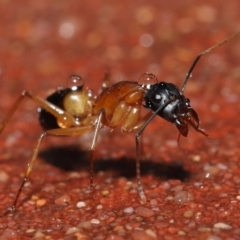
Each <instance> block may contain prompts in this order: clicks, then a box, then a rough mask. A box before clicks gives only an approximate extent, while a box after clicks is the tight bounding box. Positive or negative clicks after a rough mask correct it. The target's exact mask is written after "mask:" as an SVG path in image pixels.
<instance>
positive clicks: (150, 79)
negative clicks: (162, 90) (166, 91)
mask: <svg viewBox="0 0 240 240" xmlns="http://www.w3.org/2000/svg"><path fill="white" fill-rule="evenodd" d="M156 83H158V80H157V77H156V76H155V75H154V74H152V73H150V72H145V73H143V74H142V75H141V76H140V77H139V79H138V84H139V85H142V86H143V87H144V88H147V89H150V86H151V85H154V84H156Z"/></svg>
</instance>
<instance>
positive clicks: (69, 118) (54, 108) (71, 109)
mask: <svg viewBox="0 0 240 240" xmlns="http://www.w3.org/2000/svg"><path fill="white" fill-rule="evenodd" d="M239 34H240V31H238V32H237V33H235V34H233V35H231V36H230V37H228V38H226V39H225V40H223V41H221V42H219V43H218V44H216V45H214V46H212V47H210V48H208V49H206V50H205V51H203V52H202V53H201V54H199V55H198V56H197V57H196V58H195V60H194V61H193V63H192V65H191V67H190V69H189V71H188V73H187V75H186V78H185V80H184V82H183V86H182V89H181V90H179V89H178V87H177V86H175V85H174V84H173V83H166V82H159V83H158V80H157V78H156V77H155V76H154V75H153V74H151V73H149V72H146V73H144V74H143V75H142V76H141V77H140V78H139V80H138V82H135V81H121V82H117V83H115V84H113V85H110V84H109V79H108V77H106V79H105V81H104V83H103V90H102V92H101V93H100V95H99V96H97V97H94V96H93V94H92V92H91V91H90V90H87V89H84V88H83V80H82V78H81V77H80V76H77V75H73V76H71V84H72V86H70V87H68V88H66V89H58V90H57V91H56V92H54V93H53V94H52V95H50V96H49V97H47V99H46V100H45V99H42V98H40V97H38V96H37V95H35V94H33V93H32V92H30V91H23V92H22V94H21V95H20V97H19V98H18V99H17V100H16V101H15V103H14V104H13V106H12V108H11V109H10V111H9V112H8V114H7V116H6V117H5V118H4V119H3V121H2V122H1V123H0V133H1V132H2V130H3V129H4V128H5V126H6V125H7V124H8V123H9V121H10V119H11V117H12V115H13V114H14V112H15V111H16V110H17V109H18V107H19V105H20V103H21V102H22V100H23V99H24V98H25V97H28V98H30V99H32V100H33V101H34V102H36V103H37V104H38V105H39V106H40V108H39V120H40V124H41V125H42V127H43V129H44V132H43V133H42V134H41V135H40V137H39V138H38V141H37V144H36V147H35V148H34V151H33V156H32V158H31V160H30V162H29V163H28V167H27V170H26V173H25V176H24V178H23V181H22V183H21V185H20V188H19V189H18V192H17V194H16V197H15V199H14V201H13V204H12V206H11V207H10V208H8V209H7V211H6V213H5V214H8V213H9V212H13V211H14V210H15V209H16V205H17V201H18V198H19V196H20V194H21V192H22V190H23V188H24V185H25V183H26V182H27V181H28V180H29V176H30V173H31V171H32V169H33V165H34V163H35V160H36V158H37V156H38V152H39V148H40V145H41V142H42V140H43V138H44V137H46V136H78V135H82V134H84V133H87V132H94V136H93V140H92V144H91V147H90V167H91V170H90V174H91V178H90V181H91V183H90V184H91V185H90V188H91V190H93V160H94V151H95V148H96V142H97V138H98V135H99V131H100V130H101V128H103V127H105V126H106V127H109V128H111V129H114V128H115V127H117V126H121V131H122V132H123V133H132V132H137V133H136V135H135V142H136V175H137V183H138V192H139V195H140V198H141V200H142V202H146V197H145V194H144V190H143V187H142V183H141V178H140V150H141V149H140V144H139V141H140V136H141V134H142V133H143V131H144V129H145V128H146V127H147V125H148V124H149V123H150V122H151V121H152V119H153V118H154V117H155V116H156V115H158V116H160V117H161V118H163V119H165V120H166V121H169V122H171V123H173V124H174V125H175V126H176V127H177V129H178V131H179V136H178V142H179V137H180V136H181V135H182V136H184V137H187V135H188V130H189V127H193V128H194V129H195V130H196V131H197V132H199V133H201V134H203V135H205V136H208V135H207V134H206V133H205V131H204V130H203V129H201V128H200V127H199V122H200V120H199V117H198V114H197V113H196V112H195V110H194V109H193V108H192V107H191V105H190V100H189V99H188V98H186V97H185V96H184V90H185V87H186V85H187V82H188V80H189V78H190V77H191V74H192V71H193V69H194V67H195V66H196V64H197V62H198V61H199V59H200V58H201V57H202V56H203V55H206V54H208V53H209V52H211V51H212V50H214V49H215V48H217V47H219V46H221V45H223V44H224V43H226V42H228V41H229V40H231V39H232V38H235V37H236V36H238V35H239ZM142 107H144V108H147V109H149V110H150V111H149V112H148V113H147V114H146V115H145V116H143V117H142V116H141V110H142ZM5 214H4V215H5Z"/></svg>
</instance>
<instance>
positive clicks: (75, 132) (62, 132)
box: [4, 125, 94, 215]
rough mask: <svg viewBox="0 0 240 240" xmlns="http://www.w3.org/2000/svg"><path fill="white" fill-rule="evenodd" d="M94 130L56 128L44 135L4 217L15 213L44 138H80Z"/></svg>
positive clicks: (91, 126)
mask: <svg viewBox="0 0 240 240" xmlns="http://www.w3.org/2000/svg"><path fill="white" fill-rule="evenodd" d="M93 130H94V125H89V126H81V127H72V128H63V129H62V128H56V129H52V130H49V131H46V132H44V133H42V134H41V136H40V137H39V139H38V141H37V144H36V147H35V148H34V151H33V156H32V158H31V161H30V162H29V163H28V167H27V170H26V172H25V175H24V178H23V181H22V183H21V185H20V187H19V189H18V192H17V194H16V197H15V199H14V201H13V204H12V206H11V207H10V208H8V210H7V211H6V212H5V213H4V215H7V214H8V213H10V212H14V211H15V209H16V205H17V201H18V199H19V196H20V194H21V192H22V190H23V188H24V186H25V184H26V182H27V181H28V180H29V177H30V174H31V172H32V170H33V166H34V163H35V161H36V158H37V156H38V153H39V149H40V146H41V143H42V140H43V138H44V137H46V136H58V137H60V136H79V135H82V134H84V133H87V132H90V131H93Z"/></svg>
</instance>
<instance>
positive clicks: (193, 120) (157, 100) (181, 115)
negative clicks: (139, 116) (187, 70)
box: [144, 82, 199, 137]
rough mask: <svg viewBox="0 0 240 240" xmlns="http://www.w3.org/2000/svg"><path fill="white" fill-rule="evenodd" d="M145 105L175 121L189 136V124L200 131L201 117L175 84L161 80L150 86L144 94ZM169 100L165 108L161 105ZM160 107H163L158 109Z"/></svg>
mask: <svg viewBox="0 0 240 240" xmlns="http://www.w3.org/2000/svg"><path fill="white" fill-rule="evenodd" d="M144 100H145V105H144V107H146V108H150V109H151V110H152V111H154V112H157V115H159V116H160V117H162V118H163V119H165V120H167V121H169V122H171V123H173V124H174V125H175V126H176V127H177V128H178V130H179V132H180V134H181V135H183V136H185V137H186V136H187V134H188V128H189V126H192V127H193V128H194V129H195V130H197V131H198V126H199V118H198V115H197V113H196V112H195V111H194V110H193V109H192V107H191V106H190V101H189V99H187V98H185V97H184V95H183V92H182V91H180V90H179V89H178V88H177V87H176V86H175V85H174V84H172V83H166V82H160V83H157V84H154V85H151V86H150V89H149V90H148V91H147V92H146V94H145V96H144ZM166 102H169V104H167V105H166V107H165V108H163V109H161V107H162V106H163V105H164V104H166ZM158 109H161V110H159V111H158Z"/></svg>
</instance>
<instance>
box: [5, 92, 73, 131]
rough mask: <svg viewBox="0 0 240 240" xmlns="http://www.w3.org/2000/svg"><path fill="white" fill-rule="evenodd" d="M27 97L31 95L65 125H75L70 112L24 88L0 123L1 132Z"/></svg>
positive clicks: (40, 105)
mask: <svg viewBox="0 0 240 240" xmlns="http://www.w3.org/2000/svg"><path fill="white" fill-rule="evenodd" d="M25 97H29V98H30V99H32V100H33V101H34V102H36V103H37V104H38V105H39V107H42V108H44V109H45V110H46V111H48V112H50V113H51V114H52V115H54V116H55V117H56V118H57V119H58V120H59V121H60V122H61V123H62V124H63V125H65V126H75V125H76V124H75V119H74V117H73V116H71V115H70V114H69V113H67V112H65V111H63V110H62V109H61V108H59V107H57V106H55V105H54V104H52V103H50V102H48V101H46V100H45V99H42V98H40V97H38V96H36V95H34V94H33V93H31V92H29V91H26V90H24V91H23V92H22V94H21V95H20V97H19V98H18V99H17V100H16V101H15V102H14V104H13V106H12V108H11V109H10V111H9V112H8V114H7V115H6V116H5V118H4V119H3V120H2V122H1V123H0V134H1V132H2V131H3V129H4V128H5V127H6V125H7V124H8V122H9V121H10V119H11V118H12V116H13V114H14V113H15V111H16V110H17V109H18V107H19V105H20V104H21V102H22V100H23V99H24V98H25Z"/></svg>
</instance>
